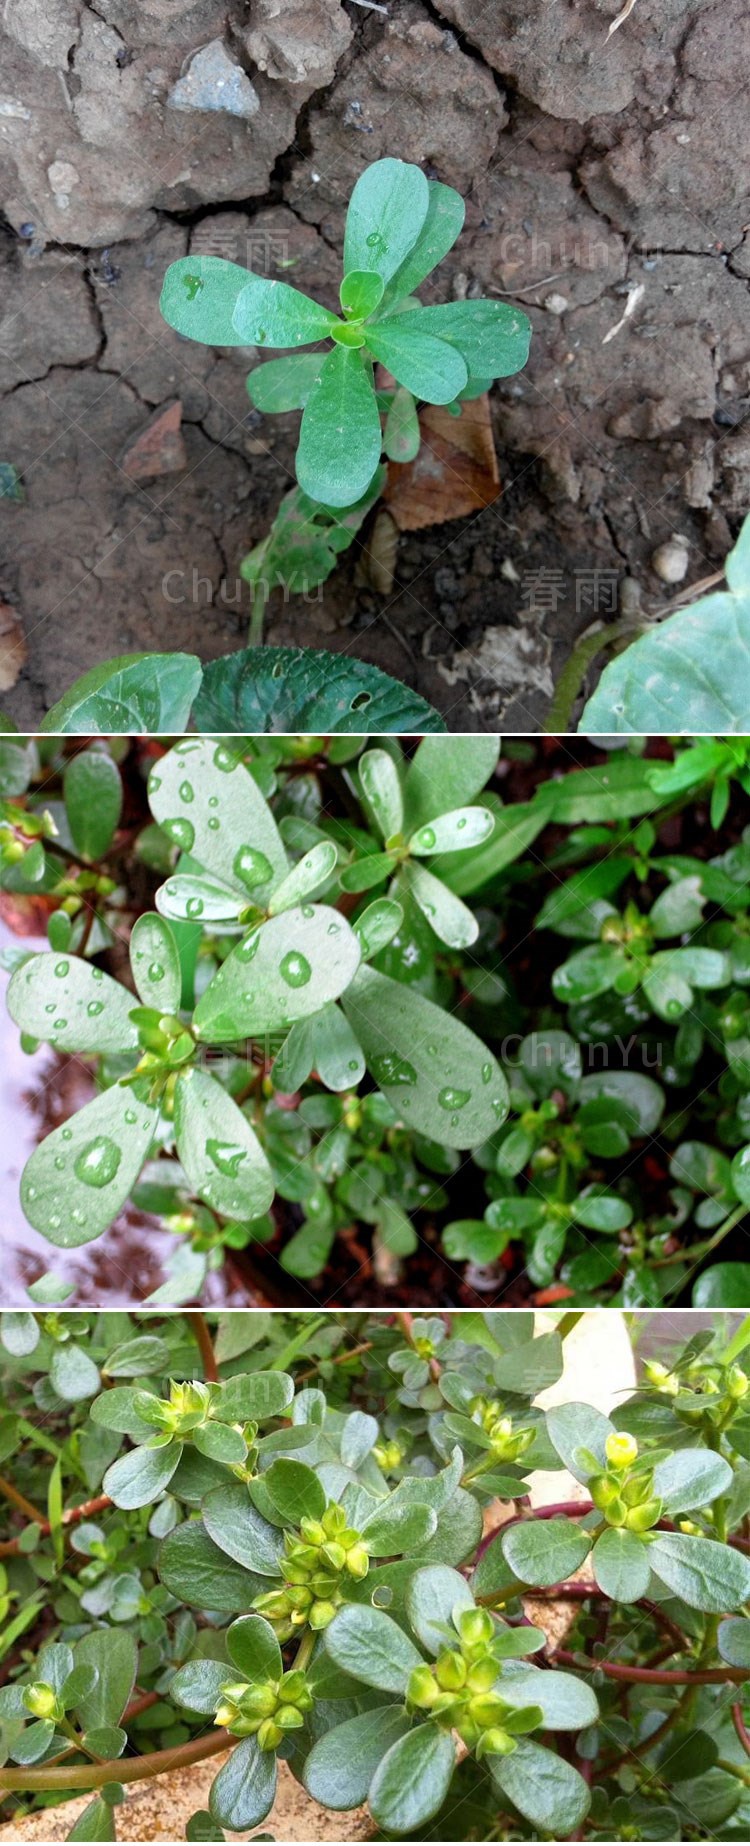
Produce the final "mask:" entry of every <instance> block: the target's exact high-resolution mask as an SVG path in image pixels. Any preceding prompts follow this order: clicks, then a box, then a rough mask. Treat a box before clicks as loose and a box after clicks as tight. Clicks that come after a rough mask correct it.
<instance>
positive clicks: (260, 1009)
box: [193, 904, 360, 1043]
mask: <svg viewBox="0 0 750 1846" xmlns="http://www.w3.org/2000/svg"><path fill="white" fill-rule="evenodd" d="M359 960H360V947H359V943H358V941H357V938H356V936H355V934H354V931H353V930H351V929H350V928H349V924H348V923H347V922H346V921H345V919H344V917H342V916H340V915H339V913H338V911H336V910H332V909H331V908H330V906H329V905H327V904H314V905H313V904H304V905H303V906H302V907H301V908H299V909H295V910H285V911H283V912H282V915H281V916H280V917H271V918H270V919H269V921H268V922H267V923H263V924H261V925H260V927H259V928H258V929H255V930H252V931H251V933H250V934H249V935H248V936H246V937H245V940H244V942H241V943H238V945H237V948H236V949H233V950H232V953H231V955H228V956H227V959H226V961H225V962H224V963H223V964H222V966H221V968H219V969H218V970H217V972H216V974H215V975H214V977H213V980H212V981H210V982H209V985H208V987H207V988H206V990H205V993H203V994H202V996H201V998H200V1000H199V1002H198V1005H197V1007H196V1009H195V1014H194V1018H193V1024H194V1027H195V1029H196V1031H197V1033H198V1036H199V1037H200V1038H203V1039H213V1040H214V1041H216V1042H217V1043H222V1042H223V1043H231V1042H232V1041H234V1040H236V1039H240V1038H246V1037H249V1036H254V1035H257V1034H258V1033H261V1032H277V1031H279V1029H280V1028H281V1027H283V1026H288V1025H291V1024H292V1022H293V1020H295V1019H305V1018H307V1017H308V1015H309V1014H310V1013H317V1012H318V1011H319V1009H320V1008H321V1007H322V1006H325V1004H326V1002H327V1001H328V1000H337V999H338V997H339V995H340V994H342V993H343V992H344V990H345V988H347V987H348V986H349V984H350V982H351V981H352V980H353V978H354V975H355V974H356V971H357V967H358V965H359Z"/></svg>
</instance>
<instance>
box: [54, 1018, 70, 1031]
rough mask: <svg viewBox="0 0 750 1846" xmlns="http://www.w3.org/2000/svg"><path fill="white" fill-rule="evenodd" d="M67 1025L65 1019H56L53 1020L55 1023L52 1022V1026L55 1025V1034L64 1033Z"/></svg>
mask: <svg viewBox="0 0 750 1846" xmlns="http://www.w3.org/2000/svg"><path fill="white" fill-rule="evenodd" d="M67 1023H68V1021H67V1019H62V1018H60V1019H56V1020H55V1022H54V1025H55V1031H56V1032H64V1031H65V1027H66V1025H67Z"/></svg>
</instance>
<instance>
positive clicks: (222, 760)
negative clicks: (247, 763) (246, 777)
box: [214, 744, 237, 775]
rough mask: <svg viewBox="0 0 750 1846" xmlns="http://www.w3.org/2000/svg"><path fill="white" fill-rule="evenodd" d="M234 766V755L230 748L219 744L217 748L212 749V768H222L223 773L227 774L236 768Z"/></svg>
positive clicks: (235, 759) (235, 760) (235, 763)
mask: <svg viewBox="0 0 750 1846" xmlns="http://www.w3.org/2000/svg"><path fill="white" fill-rule="evenodd" d="M236 767H237V758H236V756H233V755H232V752H231V750H228V749H227V747H226V744H219V746H218V748H217V749H216V750H214V768H215V769H222V770H223V771H224V774H225V775H229V773H230V771H231V770H232V769H236Z"/></svg>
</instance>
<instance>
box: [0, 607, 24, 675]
mask: <svg viewBox="0 0 750 1846" xmlns="http://www.w3.org/2000/svg"><path fill="white" fill-rule="evenodd" d="M26 652H27V649H26V641H25V638H24V632H23V629H22V627H21V624H20V622H19V620H18V616H17V615H16V611H15V609H12V608H11V605H10V603H0V692H9V691H10V688H11V686H15V683H16V680H17V679H18V675H19V673H20V671H21V668H22V667H24V666H25V665H26Z"/></svg>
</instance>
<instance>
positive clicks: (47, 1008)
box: [44, 1000, 57, 1013]
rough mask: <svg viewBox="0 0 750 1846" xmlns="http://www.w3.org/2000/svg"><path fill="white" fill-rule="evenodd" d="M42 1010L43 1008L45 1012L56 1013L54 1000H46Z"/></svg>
mask: <svg viewBox="0 0 750 1846" xmlns="http://www.w3.org/2000/svg"><path fill="white" fill-rule="evenodd" d="M44 1010H45V1013H56V1012H57V1007H56V1006H55V1002H54V1000H48V1002H47V1005H46V1006H45V1009H44Z"/></svg>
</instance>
